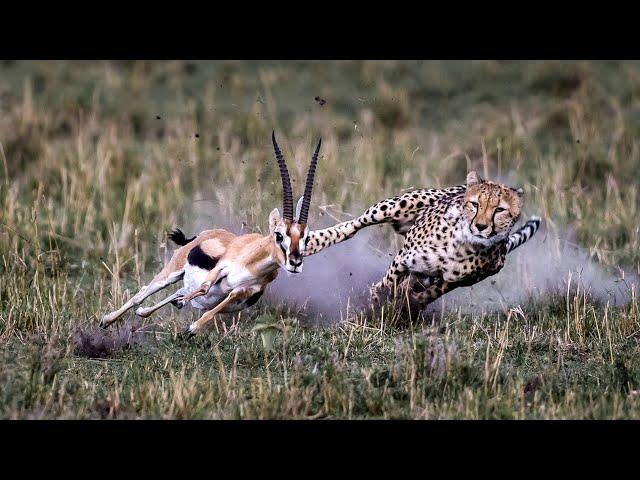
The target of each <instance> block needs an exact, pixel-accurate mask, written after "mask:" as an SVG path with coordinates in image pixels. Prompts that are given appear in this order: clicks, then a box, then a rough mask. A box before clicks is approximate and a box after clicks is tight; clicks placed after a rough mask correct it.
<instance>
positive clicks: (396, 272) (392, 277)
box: [369, 250, 409, 305]
mask: <svg viewBox="0 0 640 480" xmlns="http://www.w3.org/2000/svg"><path fill="white" fill-rule="evenodd" d="M408 273H409V268H408V267H407V266H406V265H405V263H404V261H403V253H402V250H401V251H400V252H399V253H398V254H397V255H396V257H395V258H394V259H393V262H391V266H390V267H389V269H388V270H387V273H385V275H384V278H383V279H382V280H381V281H379V282H378V283H375V284H374V285H372V286H371V289H370V290H369V293H370V294H371V302H372V303H373V304H374V305H380V304H381V303H382V301H383V300H384V299H386V297H387V296H388V295H389V293H392V292H393V293H395V291H396V290H397V287H398V286H399V285H400V284H401V283H402V281H403V280H404V278H405V277H406V275H407V274H408Z"/></svg>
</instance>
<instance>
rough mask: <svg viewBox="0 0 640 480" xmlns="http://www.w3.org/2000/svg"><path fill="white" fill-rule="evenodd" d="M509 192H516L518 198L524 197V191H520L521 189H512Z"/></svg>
mask: <svg viewBox="0 0 640 480" xmlns="http://www.w3.org/2000/svg"><path fill="white" fill-rule="evenodd" d="M511 190H513V191H514V192H516V193H517V194H518V196H519V197H520V198H522V197H524V190H523V189H522V187H519V188H512V189H511Z"/></svg>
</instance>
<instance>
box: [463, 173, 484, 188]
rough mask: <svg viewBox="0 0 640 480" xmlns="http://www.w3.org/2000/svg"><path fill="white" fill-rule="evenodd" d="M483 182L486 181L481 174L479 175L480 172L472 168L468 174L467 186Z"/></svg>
mask: <svg viewBox="0 0 640 480" xmlns="http://www.w3.org/2000/svg"><path fill="white" fill-rule="evenodd" d="M482 182H484V180H483V179H482V178H480V175H478V172H476V171H475V170H472V171H470V172H469V173H468V174H467V186H469V187H470V186H471V185H477V184H478V183H482Z"/></svg>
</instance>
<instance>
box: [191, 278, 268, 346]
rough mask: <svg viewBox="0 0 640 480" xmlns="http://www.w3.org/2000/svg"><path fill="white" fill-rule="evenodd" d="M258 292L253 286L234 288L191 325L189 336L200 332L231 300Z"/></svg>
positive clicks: (247, 296)
mask: <svg viewBox="0 0 640 480" xmlns="http://www.w3.org/2000/svg"><path fill="white" fill-rule="evenodd" d="M255 293H257V291H256V289H253V288H238V289H235V290H232V291H231V293H230V294H229V295H227V298H225V299H224V300H223V301H222V302H220V303H219V304H218V305H216V306H215V308H213V309H212V310H209V311H208V312H206V313H205V314H204V315H202V316H201V317H200V318H199V319H198V320H196V321H195V322H193V323H192V324H191V325H189V328H188V329H187V331H186V332H185V333H186V334H187V336H188V337H192V336H194V335H196V334H198V333H200V332H201V331H202V330H203V329H204V328H205V327H206V325H207V324H208V323H209V322H210V321H211V320H213V318H214V316H215V315H216V314H217V313H218V312H220V311H221V310H223V309H224V307H226V306H227V305H228V304H229V302H232V301H233V300H238V299H241V298H249V297H250V296H251V295H253V294H255Z"/></svg>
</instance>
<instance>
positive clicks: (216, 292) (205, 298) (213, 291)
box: [182, 263, 227, 310]
mask: <svg viewBox="0 0 640 480" xmlns="http://www.w3.org/2000/svg"><path fill="white" fill-rule="evenodd" d="M208 273H209V270H205V269H202V268H200V267H196V266H193V265H191V264H189V263H187V264H186V265H185V267H184V278H183V280H182V281H183V285H184V291H185V293H187V294H188V293H191V292H193V291H194V290H196V289H197V288H199V287H200V285H202V283H203V282H204V281H205V280H206V279H207V274H208ZM226 293H227V292H223V291H222V290H221V288H220V286H219V285H212V286H211V288H210V289H209V291H208V292H207V293H206V294H204V295H202V296H200V297H197V298H194V299H193V300H191V306H192V307H194V308H199V309H200V310H211V309H212V308H213V307H215V306H216V305H217V304H218V303H220V302H221V301H222V300H223V299H224V297H225V296H226Z"/></svg>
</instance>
